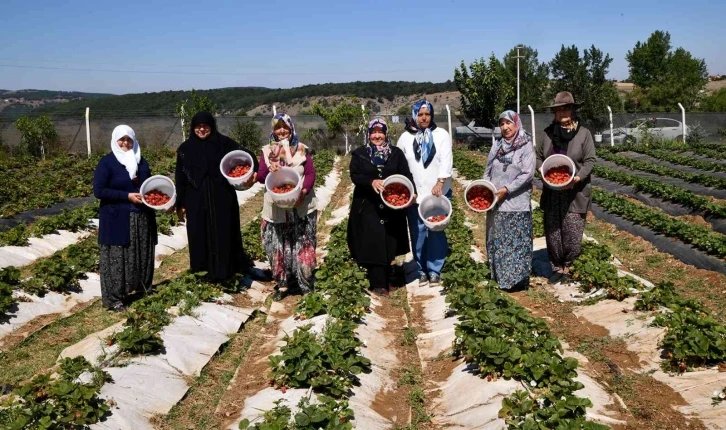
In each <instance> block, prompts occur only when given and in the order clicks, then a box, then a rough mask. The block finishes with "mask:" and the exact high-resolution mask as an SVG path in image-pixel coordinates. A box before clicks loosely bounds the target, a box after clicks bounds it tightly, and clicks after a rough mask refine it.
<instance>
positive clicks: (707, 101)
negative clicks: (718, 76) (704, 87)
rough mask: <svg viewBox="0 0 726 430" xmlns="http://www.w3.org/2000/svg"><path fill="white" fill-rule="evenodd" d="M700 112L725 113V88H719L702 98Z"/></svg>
mask: <svg viewBox="0 0 726 430" xmlns="http://www.w3.org/2000/svg"><path fill="white" fill-rule="evenodd" d="M701 110H702V111H706V112H726V88H721V89H720V90H718V91H714V92H713V93H711V94H709V95H708V96H706V97H704V99H703V101H702V102H701Z"/></svg>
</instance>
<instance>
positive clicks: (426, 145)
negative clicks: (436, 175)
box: [407, 99, 436, 168]
mask: <svg viewBox="0 0 726 430" xmlns="http://www.w3.org/2000/svg"><path fill="white" fill-rule="evenodd" d="M424 107H425V108H426V109H428V111H429V113H430V114H431V122H430V123H429V126H428V127H427V128H424V129H421V127H420V126H419V125H418V112H419V111H420V110H421V108H424ZM411 114H412V115H413V121H412V124H407V125H409V126H414V127H415V129H416V134H415V136H414V142H413V153H414V156H415V157H416V161H421V160H423V163H424V168H426V167H428V165H429V164H430V163H431V160H433V159H434V155H436V146H434V135H433V133H432V132H433V131H434V130H435V129H436V123H435V122H434V107H433V105H432V104H431V103H429V101H428V100H426V99H422V100H419V101H417V102H416V103H415V104H414V105H413V109H412V110H411ZM412 132H413V131H412Z"/></svg>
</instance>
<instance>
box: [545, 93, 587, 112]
mask: <svg viewBox="0 0 726 430" xmlns="http://www.w3.org/2000/svg"><path fill="white" fill-rule="evenodd" d="M560 106H574V107H580V106H582V103H578V102H575V98H574V97H572V93H570V92H569V91H561V92H559V93H557V95H556V96H555V101H554V102H552V104H551V105H549V106H545V107H546V108H547V109H553V108H556V107H560Z"/></svg>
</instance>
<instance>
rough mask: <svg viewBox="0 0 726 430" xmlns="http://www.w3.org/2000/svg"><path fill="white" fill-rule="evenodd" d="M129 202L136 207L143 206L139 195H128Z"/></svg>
mask: <svg viewBox="0 0 726 430" xmlns="http://www.w3.org/2000/svg"><path fill="white" fill-rule="evenodd" d="M129 201H130V202H131V203H133V204H136V205H141V204H144V201H143V200H141V194H139V193H129Z"/></svg>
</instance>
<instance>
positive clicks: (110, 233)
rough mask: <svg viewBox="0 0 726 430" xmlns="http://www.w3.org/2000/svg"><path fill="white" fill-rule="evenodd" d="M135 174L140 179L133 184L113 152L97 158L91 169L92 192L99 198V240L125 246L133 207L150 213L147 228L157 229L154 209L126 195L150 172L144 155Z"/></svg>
mask: <svg viewBox="0 0 726 430" xmlns="http://www.w3.org/2000/svg"><path fill="white" fill-rule="evenodd" d="M137 176H138V178H139V181H138V183H137V184H135V183H134V182H133V181H131V179H130V178H129V172H128V171H127V170H126V167H124V165H123V164H121V163H119V161H118V160H117V159H116V157H115V156H114V155H113V153H110V154H107V155H106V156H104V157H103V158H101V160H100V161H99V162H98V165H97V166H96V171H95V172H94V173H93V195H94V196H96V198H97V199H99V200H101V207H100V210H99V215H98V218H99V227H98V243H99V244H101V245H116V246H126V245H128V244H129V243H130V241H131V236H130V227H129V224H130V222H129V218H130V214H131V211H132V208H134V211H136V212H141V213H144V214H147V215H148V216H149V218H150V221H151V225H150V228H151V229H152V231H153V232H154V233H156V216H155V214H154V211H153V209H151V208H149V207H147V206H145V205H134V204H133V203H131V202H130V201H129V197H128V196H129V193H138V192H139V187H141V184H143V183H144V181H145V180H147V179H148V178H149V177H150V176H151V169H149V163H147V162H146V160H145V159H144V158H143V157H142V158H141V162H140V163H139V170H138V173H137ZM154 243H156V241H154Z"/></svg>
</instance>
